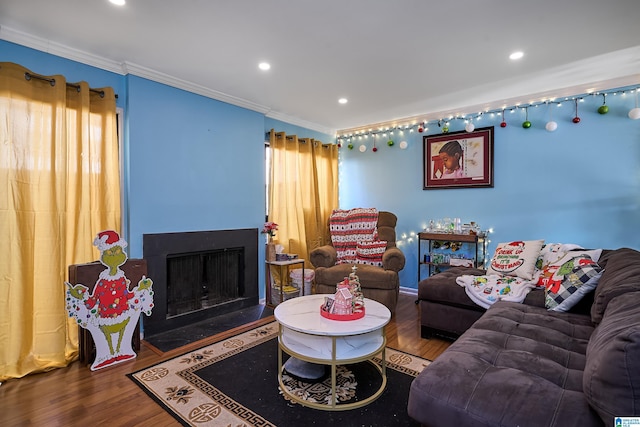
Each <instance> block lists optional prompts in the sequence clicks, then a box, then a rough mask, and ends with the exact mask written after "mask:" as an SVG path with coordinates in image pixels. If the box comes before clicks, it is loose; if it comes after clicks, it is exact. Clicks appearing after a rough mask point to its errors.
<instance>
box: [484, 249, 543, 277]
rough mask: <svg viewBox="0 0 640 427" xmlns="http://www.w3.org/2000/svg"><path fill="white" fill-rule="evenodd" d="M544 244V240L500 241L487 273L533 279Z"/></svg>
mask: <svg viewBox="0 0 640 427" xmlns="http://www.w3.org/2000/svg"><path fill="white" fill-rule="evenodd" d="M542 245H544V240H527V241H515V242H506V243H500V244H499V245H498V247H497V248H496V251H495V253H494V254H493V257H492V258H491V263H490V264H489V268H488V269H487V274H488V275H489V274H497V275H503V276H515V277H520V278H522V279H525V280H531V279H532V278H533V272H534V270H535V268H536V261H537V260H538V255H540V250H541V249H542Z"/></svg>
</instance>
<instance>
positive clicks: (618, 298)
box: [408, 248, 640, 427]
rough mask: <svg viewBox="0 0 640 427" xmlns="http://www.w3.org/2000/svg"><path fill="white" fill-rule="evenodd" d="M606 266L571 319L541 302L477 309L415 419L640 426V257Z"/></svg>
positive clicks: (435, 368)
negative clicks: (620, 421) (631, 420)
mask: <svg viewBox="0 0 640 427" xmlns="http://www.w3.org/2000/svg"><path fill="white" fill-rule="evenodd" d="M598 264H599V265H600V267H602V268H603V269H604V270H603V272H602V275H601V276H600V278H599V281H598V282H597V286H596V288H595V290H594V291H592V292H591V293H590V294H588V295H587V296H585V297H584V298H583V301H582V302H581V303H580V304H579V305H577V306H576V307H575V308H574V309H573V310H572V311H571V312H556V311H549V310H548V309H547V308H545V306H544V298H540V297H539V296H538V297H535V296H534V297H531V298H527V299H526V300H525V301H524V302H523V303H515V302H504V301H499V302H496V303H495V304H493V305H492V306H491V307H490V308H489V309H488V310H486V312H484V311H483V310H476V312H477V320H475V321H474V322H472V324H471V325H470V327H469V328H468V329H467V330H466V331H464V332H463V333H462V335H461V336H460V337H459V338H458V339H457V340H456V341H455V342H454V343H453V344H452V345H451V346H450V347H449V348H448V349H447V350H446V351H445V352H444V353H443V354H442V355H440V356H439V357H438V358H437V359H436V360H435V361H434V362H433V363H431V364H430V365H429V366H428V367H427V368H426V369H425V370H424V371H423V372H422V373H421V374H420V375H419V376H418V377H417V378H416V379H415V380H414V381H413V383H412V385H411V391H410V395H409V401H408V412H409V415H410V416H411V417H412V418H414V419H415V420H416V421H418V422H420V423H421V424H422V425H423V426H432V427H437V426H443V427H444V426H447V427H449V426H454V425H455V426H521V427H524V426H536V427H537V426H557V427H560V426H562V427H566V426H581V427H586V426H613V425H617V424H615V420H616V419H617V417H623V416H627V417H629V416H632V417H640V252H638V251H636V250H633V249H629V248H622V249H617V250H605V251H603V252H602V255H601V256H600V258H599V260H598ZM434 277H435V276H434ZM426 280H430V279H426ZM453 280H455V278H454V279H453ZM427 284H428V283H427ZM452 286H457V285H455V283H453V284H452ZM458 287H459V286H458ZM450 290H451V292H454V291H457V289H455V288H454V287H451V289H450ZM534 295H535V293H534ZM458 308H459V307H458ZM585 308H586V309H585ZM461 310H466V308H464V307H463V308H462V309H461ZM454 312H455V313H458V314H459V311H454ZM473 315H474V316H476V314H473ZM464 321H468V319H466V320H464ZM458 326H460V325H457V326H456V327H458ZM449 332H451V331H449Z"/></svg>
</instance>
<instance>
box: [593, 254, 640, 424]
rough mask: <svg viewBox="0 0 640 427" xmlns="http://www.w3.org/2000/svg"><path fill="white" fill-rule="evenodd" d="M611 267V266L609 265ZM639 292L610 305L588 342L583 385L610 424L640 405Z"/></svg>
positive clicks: (625, 295) (620, 298) (632, 413)
mask: <svg viewBox="0 0 640 427" xmlns="http://www.w3.org/2000/svg"><path fill="white" fill-rule="evenodd" d="M607 268H609V266H607ZM639 306H640V292H627V293H626V294H624V295H623V296H622V295H621V296H617V297H615V298H613V299H612V300H611V302H609V304H608V305H607V308H606V311H605V313H604V317H603V318H602V322H601V323H600V324H599V325H598V327H597V328H596V329H595V330H594V331H593V334H592V335H591V337H590V338H589V344H588V345H587V354H586V356H587V357H586V361H585V366H584V373H583V375H582V388H583V392H584V397H585V398H586V399H587V402H588V403H589V405H590V406H591V407H592V408H593V409H595V410H596V412H597V413H598V414H599V415H600V418H602V421H603V425H611V422H612V420H613V419H614V417H618V416H624V415H638V408H640V393H638V390H640V357H638V355H639V354H640V310H639V309H638V307H639Z"/></svg>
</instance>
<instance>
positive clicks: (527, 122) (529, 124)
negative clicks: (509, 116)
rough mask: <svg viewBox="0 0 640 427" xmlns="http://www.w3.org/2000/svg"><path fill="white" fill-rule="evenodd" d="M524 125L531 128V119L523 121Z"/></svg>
mask: <svg viewBox="0 0 640 427" xmlns="http://www.w3.org/2000/svg"><path fill="white" fill-rule="evenodd" d="M522 127H523V128H525V129H529V128H530V127H531V122H530V121H529V120H526V121H524V122H522Z"/></svg>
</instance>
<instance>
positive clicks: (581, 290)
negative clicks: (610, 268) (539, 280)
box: [545, 255, 603, 311]
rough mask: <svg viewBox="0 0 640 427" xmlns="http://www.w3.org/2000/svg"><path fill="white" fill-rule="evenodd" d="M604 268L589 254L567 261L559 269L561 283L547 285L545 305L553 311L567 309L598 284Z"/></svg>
mask: <svg viewBox="0 0 640 427" xmlns="http://www.w3.org/2000/svg"><path fill="white" fill-rule="evenodd" d="M602 272H603V270H602V268H601V267H600V266H599V265H598V264H597V263H596V262H594V261H593V260H592V259H591V258H590V257H589V256H588V255H580V256H578V257H574V258H571V259H570V260H568V261H567V262H565V263H564V264H563V265H562V266H560V268H559V269H558V271H557V272H556V273H557V274H558V277H562V280H561V281H560V282H559V283H557V284H556V283H555V282H553V281H552V285H551V286H548V287H545V306H546V307H547V308H548V309H550V310H553V311H567V310H569V309H570V308H571V307H573V306H574V305H576V304H577V303H578V301H580V300H581V299H582V298H583V297H584V296H585V295H586V294H587V293H589V292H591V291H592V290H594V289H595V287H596V286H597V285H598V280H600V276H602Z"/></svg>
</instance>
